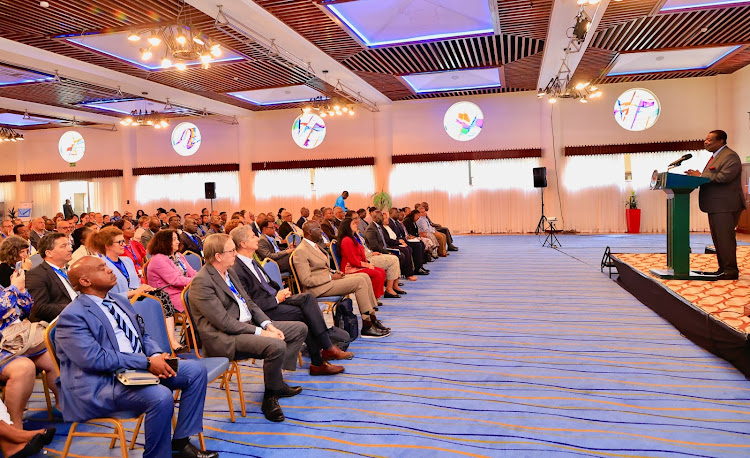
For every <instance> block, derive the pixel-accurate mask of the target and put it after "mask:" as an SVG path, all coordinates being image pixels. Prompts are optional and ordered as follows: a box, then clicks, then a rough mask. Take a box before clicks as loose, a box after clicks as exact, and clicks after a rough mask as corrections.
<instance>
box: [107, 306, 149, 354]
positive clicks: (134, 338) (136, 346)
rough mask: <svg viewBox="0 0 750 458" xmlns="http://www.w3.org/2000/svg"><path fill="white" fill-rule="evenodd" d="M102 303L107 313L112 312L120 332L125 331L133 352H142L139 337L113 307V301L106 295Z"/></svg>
mask: <svg viewBox="0 0 750 458" xmlns="http://www.w3.org/2000/svg"><path fill="white" fill-rule="evenodd" d="M104 305H105V306H106V307H107V310H109V313H110V314H112V316H113V317H114V318H115V322H116V323H117V326H118V327H119V328H120V329H122V332H124V333H125V337H127V338H128V340H129V341H130V345H131V346H132V347H133V352H135V353H143V345H141V339H140V338H139V337H138V334H136V333H135V332H133V330H132V329H130V326H128V325H127V323H126V322H125V318H123V317H122V315H120V313H119V312H118V311H117V309H115V304H114V302H113V301H112V300H111V299H110V298H109V297H106V298H104Z"/></svg>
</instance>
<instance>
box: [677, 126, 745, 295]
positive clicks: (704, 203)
mask: <svg viewBox="0 0 750 458" xmlns="http://www.w3.org/2000/svg"><path fill="white" fill-rule="evenodd" d="M703 144H704V146H705V148H706V151H709V152H711V153H713V156H712V157H711V159H710V160H709V161H708V163H707V164H706V167H705V168H704V169H703V172H699V171H697V170H692V169H691V170H688V171H686V172H685V173H686V174H688V175H691V176H702V177H704V178H708V179H710V180H711V181H710V182H708V183H706V184H704V185H702V186H701V188H700V192H699V194H698V202H699V204H700V209H701V211H704V212H706V213H708V224H709V227H710V228H711V238H712V239H713V241H714V246H715V247H716V258H717V261H718V263H719V270H717V271H716V272H704V273H710V274H715V275H717V277H716V280H737V278H739V273H740V271H739V269H738V267H737V239H736V234H735V227H737V223H739V221H740V215H741V214H742V210H744V209H745V196H744V194H743V193H742V162H741V161H740V156H739V155H738V154H737V153H736V152H734V151H733V150H732V149H730V148H729V147H728V146H727V133H726V132H724V131H723V130H712V131H711V132H709V133H708V135H707V136H706V140H705V141H704V142H703Z"/></svg>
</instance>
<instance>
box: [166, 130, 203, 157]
mask: <svg viewBox="0 0 750 458" xmlns="http://www.w3.org/2000/svg"><path fill="white" fill-rule="evenodd" d="M200 147H201V131H200V130H198V126H196V125H195V124H193V123H191V122H181V123H179V124H177V127H175V128H174V130H173V131H172V148H174V150H175V152H176V153H177V154H179V155H180V156H192V155H193V154H195V153H196V152H198V148H200Z"/></svg>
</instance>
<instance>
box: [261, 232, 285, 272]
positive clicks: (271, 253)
mask: <svg viewBox="0 0 750 458" xmlns="http://www.w3.org/2000/svg"><path fill="white" fill-rule="evenodd" d="M274 245H276V242H275V241H274V242H271V241H270V240H268V237H266V236H265V235H261V236H260V240H258V250H257V253H258V257H259V258H260V259H261V260H262V259H265V258H269V259H273V260H274V261H276V264H278V265H279V269H280V270H281V271H282V272H291V271H292V269H291V267H289V255H290V254H291V253H287V252H286V251H285V250H282V249H281V248H279V246H278V245H276V248H277V249H279V250H280V251H276V250H274Z"/></svg>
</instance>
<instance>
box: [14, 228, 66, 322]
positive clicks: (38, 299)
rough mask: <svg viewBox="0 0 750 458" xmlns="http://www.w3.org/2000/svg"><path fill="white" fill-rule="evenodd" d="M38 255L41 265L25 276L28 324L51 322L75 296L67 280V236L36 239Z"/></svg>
mask: <svg viewBox="0 0 750 458" xmlns="http://www.w3.org/2000/svg"><path fill="white" fill-rule="evenodd" d="M39 254H40V255H41V256H42V259H44V262H43V263H41V264H39V265H38V266H36V267H34V268H33V269H31V270H30V271H29V273H28V274H26V289H28V290H29V293H31V297H32V298H33V299H34V306H33V307H32V308H31V315H30V316H29V319H30V320H31V321H48V322H49V321H52V320H54V319H55V318H56V317H57V316H58V315H59V314H60V312H62V310H63V309H64V308H65V307H66V306H67V305H68V304H70V302H71V301H72V300H73V299H75V298H76V297H78V294H76V292H75V290H73V287H72V286H71V284H70V281H68V272H67V268H66V265H67V264H68V262H69V261H70V260H71V258H72V257H73V247H71V246H70V242H68V236H67V235H65V234H61V233H60V232H53V233H51V234H47V235H45V236H44V237H42V238H41V240H39Z"/></svg>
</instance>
